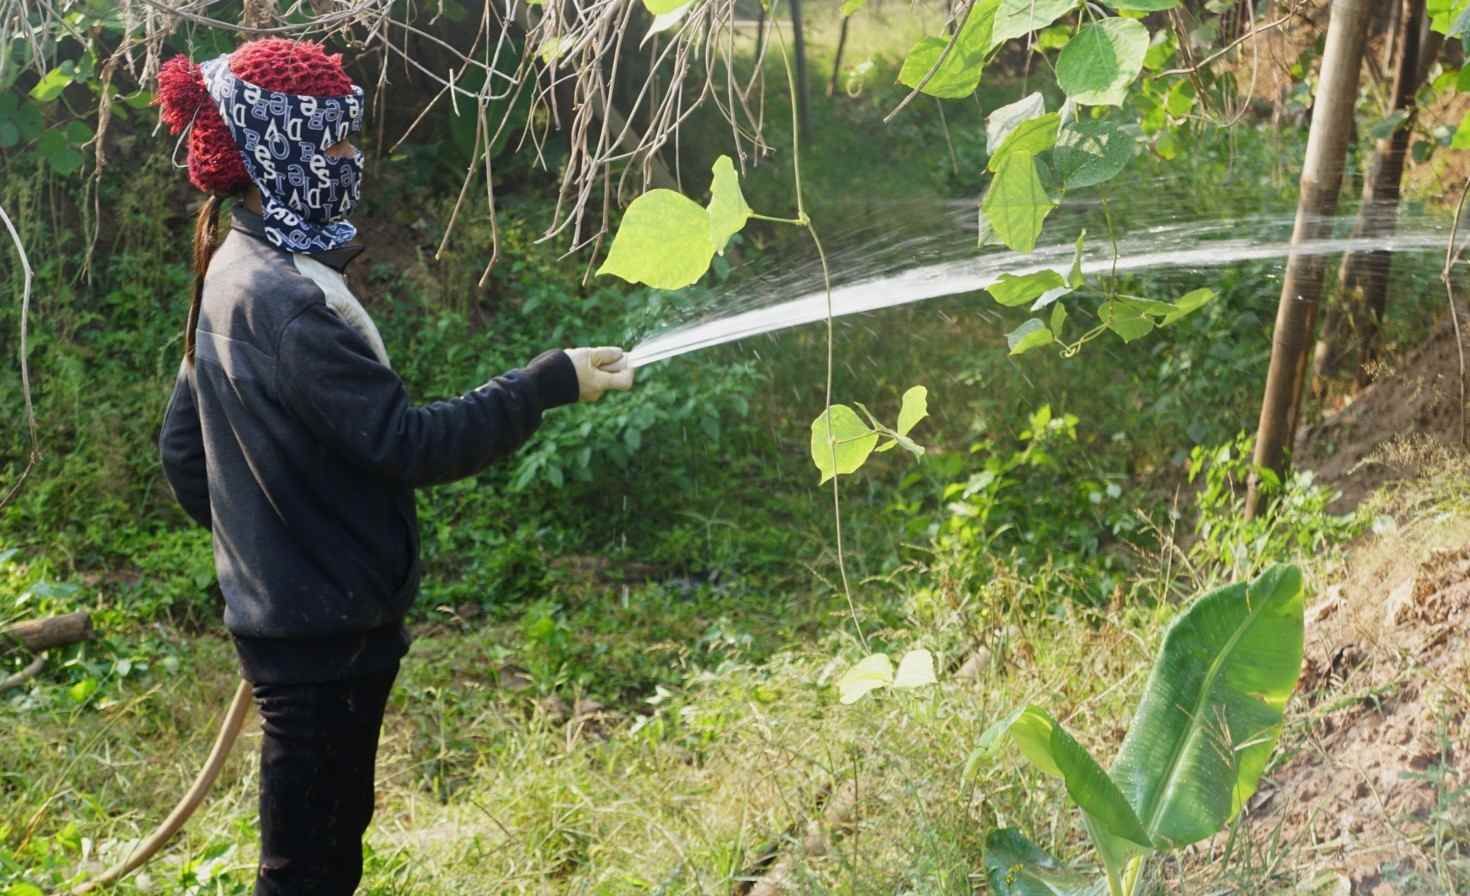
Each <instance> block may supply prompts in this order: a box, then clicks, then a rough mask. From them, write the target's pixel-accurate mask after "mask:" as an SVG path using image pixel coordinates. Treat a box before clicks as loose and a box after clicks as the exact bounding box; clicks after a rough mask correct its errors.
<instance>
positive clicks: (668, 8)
mask: <svg viewBox="0 0 1470 896" xmlns="http://www.w3.org/2000/svg"><path fill="white" fill-rule="evenodd" d="M693 2H694V0H643V8H644V9H646V10H648V11H649V12H651V13H653V14H654V15H656V16H661V15H663V14H664V13H666V12H673V11H674V10H676V9H678V8H679V7H681V6H687V5H689V4H690V3H693Z"/></svg>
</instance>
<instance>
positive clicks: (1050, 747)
mask: <svg viewBox="0 0 1470 896" xmlns="http://www.w3.org/2000/svg"><path fill="white" fill-rule="evenodd" d="M1002 740H1009V741H1010V742H1011V743H1014V744H1015V745H1016V746H1017V747H1018V748H1019V749H1020V750H1021V752H1022V753H1023V754H1025V756H1026V758H1027V759H1029V760H1030V761H1031V764H1032V765H1035V766H1036V767H1037V768H1038V769H1040V770H1041V771H1043V772H1045V773H1046V774H1048V775H1051V776H1052V777H1055V778H1061V779H1062V781H1063V783H1065V784H1066V786H1067V794H1068V795H1069V796H1071V797H1072V799H1073V800H1074V801H1075V802H1076V803H1077V805H1078V806H1080V807H1081V808H1082V811H1083V812H1085V813H1087V819H1088V823H1089V825H1091V826H1092V827H1093V828H1094V829H1095V830H1097V831H1100V832H1102V833H1105V834H1107V835H1109V836H1110V837H1111V838H1117V839H1118V840H1121V841H1126V843H1120V844H1118V849H1119V850H1121V851H1122V852H1124V853H1126V852H1128V851H1130V849H1143V850H1147V849H1149V848H1150V845H1151V844H1150V841H1149V838H1148V834H1147V832H1146V831H1145V830H1144V829H1143V825H1142V824H1141V823H1140V822H1139V819H1138V816H1137V815H1136V814H1134V811H1133V808H1132V807H1131V806H1130V805H1129V804H1128V801H1127V799H1126V798H1125V797H1124V795H1123V793H1122V791H1120V790H1119V789H1118V786H1117V785H1116V784H1114V783H1113V780H1112V778H1109V777H1108V773H1107V772H1105V771H1103V768H1102V766H1100V765H1098V764H1097V760H1095V759H1093V758H1092V754H1091V753H1089V752H1087V748H1086V747H1084V746H1082V745H1081V744H1079V743H1077V741H1076V740H1075V739H1073V737H1072V735H1070V734H1068V733H1067V731H1066V729H1064V728H1063V727H1062V726H1061V725H1060V724H1058V723H1057V721H1056V719H1053V718H1052V717H1051V714H1050V713H1048V712H1047V711H1046V710H1044V709H1042V708H1040V707H1037V706H1027V707H1025V708H1023V709H1020V710H1018V711H1016V712H1013V713H1011V715H1009V716H1008V717H1006V718H1004V719H1002V720H1001V721H999V722H997V723H996V724H995V725H992V726H991V727H990V729H989V730H988V731H986V732H985V734H983V735H981V738H980V747H981V749H984V750H988V751H993V750H995V749H996V748H997V746H998V745H999V744H1000V742H1001V741H1002ZM1099 845H1100V846H1102V845H1103V844H1101V843H1100V844H1099Z"/></svg>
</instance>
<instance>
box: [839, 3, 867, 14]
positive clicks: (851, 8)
mask: <svg viewBox="0 0 1470 896" xmlns="http://www.w3.org/2000/svg"><path fill="white" fill-rule="evenodd" d="M867 2H868V0H842V14H843V15H845V16H850V15H852V14H853V13H855V12H857V11H858V10H860V9H862V8H863V6H864V5H865V4H867Z"/></svg>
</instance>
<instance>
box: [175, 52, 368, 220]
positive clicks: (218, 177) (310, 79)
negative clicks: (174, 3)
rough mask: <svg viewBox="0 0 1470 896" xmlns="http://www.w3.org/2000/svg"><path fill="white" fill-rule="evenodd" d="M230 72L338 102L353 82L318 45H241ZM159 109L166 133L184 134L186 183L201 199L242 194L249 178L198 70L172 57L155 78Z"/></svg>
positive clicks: (334, 56) (232, 57) (339, 57)
mask: <svg viewBox="0 0 1470 896" xmlns="http://www.w3.org/2000/svg"><path fill="white" fill-rule="evenodd" d="M230 71H231V72H233V73H234V75H235V76H236V77H238V78H242V79H244V80H246V81H249V82H250V83H252V84H255V85H257V86H259V87H264V88H265V89H266V90H278V91H280V92H282V93H294V94H298V95H301V96H343V95H345V94H348V93H351V92H352V79H351V78H349V77H347V73H346V72H345V71H343V69H342V55H341V54H340V53H334V54H330V55H328V53H327V52H326V50H324V49H322V45H321V44H315V43H311V42H309V41H296V40H281V39H279V38H267V39H265V40H254V41H251V42H250V43H247V44H243V45H241V46H240V48H239V49H237V50H235V52H233V53H231V54H230ZM153 102H154V104H155V105H157V106H158V107H159V111H160V115H159V117H161V118H162V119H163V123H164V124H166V125H168V130H169V133H171V134H177V133H179V132H180V131H182V130H183V129H184V128H187V127H189V125H190V124H191V123H192V124H193V127H192V128H190V130H189V182H190V183H192V184H193V185H194V186H196V187H198V188H199V189H201V190H203V191H204V192H206V193H219V194H222V195H231V194H234V193H238V192H240V191H242V190H245V189H247V188H248V187H249V186H250V177H249V175H247V174H246V173H245V164H244V163H243V162H241V161H240V149H239V147H237V146H236V145H235V141H234V138H232V137H231V136H230V130H229V128H228V127H226V126H225V121H224V119H223V118H220V114H219V109H217V108H216V107H215V105H214V101H213V100H212V99H211V98H210V96H209V90H208V88H206V87H205V86H204V75H203V73H202V72H200V70H199V66H197V65H195V64H194V63H193V62H192V61H190V60H189V58H188V57H187V56H175V57H174V58H172V59H170V60H169V61H168V62H165V63H164V64H163V68H162V69H160V70H159V72H158V96H157V97H155V98H154V100H153Z"/></svg>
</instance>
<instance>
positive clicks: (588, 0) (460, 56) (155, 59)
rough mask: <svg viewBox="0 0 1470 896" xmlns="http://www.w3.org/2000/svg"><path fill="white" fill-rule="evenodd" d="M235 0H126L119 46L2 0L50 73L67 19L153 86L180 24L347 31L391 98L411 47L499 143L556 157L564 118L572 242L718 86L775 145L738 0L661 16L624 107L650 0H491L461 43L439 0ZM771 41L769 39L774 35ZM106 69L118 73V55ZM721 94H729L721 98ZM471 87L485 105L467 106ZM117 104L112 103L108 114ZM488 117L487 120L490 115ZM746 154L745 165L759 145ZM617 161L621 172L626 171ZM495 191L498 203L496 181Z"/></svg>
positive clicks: (324, 34)
mask: <svg viewBox="0 0 1470 896" xmlns="http://www.w3.org/2000/svg"><path fill="white" fill-rule="evenodd" d="M222 2H223V0H119V3H118V5H117V9H118V11H119V13H120V17H121V19H122V24H123V29H122V36H121V37H120V38H119V39H118V43H117V45H116V46H112V45H110V44H109V46H106V47H101V46H97V45H96V41H97V39H98V38H97V37H96V36H95V35H87V34H82V33H77V32H76V29H74V28H71V27H70V26H69V25H68V23H67V22H66V20H65V16H66V15H67V14H69V13H70V12H72V11H74V10H75V9H77V8H80V6H81V0H0V13H3V15H0V41H6V42H9V41H12V40H15V39H21V40H25V39H30V40H31V41H32V46H33V53H32V59H31V60H30V64H31V65H32V66H33V67H34V68H35V70H36V72H37V74H38V75H44V73H45V72H46V71H47V70H49V69H50V68H51V67H53V66H54V64H55V63H56V62H57V61H58V59H57V57H58V55H59V54H60V53H61V52H62V50H61V48H60V47H59V43H60V42H52V43H47V42H43V41H42V42H38V41H37V40H36V35H37V34H40V33H56V31H57V30H61V29H66V33H68V34H69V35H70V37H71V39H72V40H75V41H76V42H78V43H81V44H82V45H84V46H88V47H90V48H92V49H93V50H94V51H96V52H97V53H98V56H99V58H104V57H105V58H106V59H107V61H108V64H109V65H110V66H113V67H115V68H124V69H125V70H126V71H128V72H129V73H130V74H131V76H132V77H133V78H134V79H135V80H136V81H137V83H138V85H139V86H143V87H146V86H150V85H151V83H152V81H153V79H155V78H156V75H157V72H158V68H159V65H160V62H161V58H160V57H161V55H162V54H163V48H164V42H165V40H166V39H168V38H169V36H170V35H172V34H174V33H175V32H176V31H178V30H179V29H180V28H181V27H203V28H212V29H218V30H220V31H224V32H229V33H233V34H240V35H248V36H252V37H255V36H262V35H280V36H291V37H309V38H311V39H316V40H327V39H340V40H341V41H343V42H345V43H346V45H347V46H349V47H350V48H352V49H353V50H354V51H356V52H357V53H358V54H359V55H360V56H367V55H368V54H370V53H381V54H382V64H381V67H380V71H379V77H378V96H379V100H381V96H382V92H383V89H384V86H385V84H386V73H387V68H388V62H389V59H390V57H391V58H394V59H398V60H401V61H402V63H403V66H404V70H405V71H406V72H409V73H410V74H411V75H412V76H413V77H416V78H422V79H426V80H427V81H428V82H430V83H432V84H434V85H437V88H438V93H437V94H436V95H435V96H434V98H433V100H432V101H431V103H430V105H434V104H437V103H438V100H439V98H440V97H442V96H444V95H448V96H449V98H450V101H451V103H452V104H454V106H455V110H456V112H458V113H461V114H464V113H466V112H468V114H472V115H475V116H476V118H477V119H478V118H479V117H481V116H484V117H486V118H487V121H486V122H485V125H486V127H484V128H483V130H484V134H483V135H482V137H481V140H482V141H483V144H484V146H485V147H486V148H487V149H489V148H491V147H494V146H496V145H497V144H498V143H500V142H501V137H502V135H505V134H507V133H508V132H510V131H513V130H518V131H519V132H520V138H519V141H520V142H519V145H525V144H526V143H528V142H529V143H530V144H531V146H532V147H533V149H534V151H535V159H536V161H537V162H539V163H540V164H541V165H542V166H543V167H549V162H548V160H547V158H546V156H545V154H544V152H543V149H544V146H545V140H546V137H547V134H548V133H549V130H550V128H551V127H553V126H555V127H557V128H559V129H560V130H561V132H562V133H563V135H564V136H565V138H566V143H567V155H566V157H565V159H564V161H563V162H562V165H561V177H560V182H559V189H558V197H557V203H556V206H555V211H554V212H553V215H552V220H551V221H550V222H549V224H548V226H547V227H546V230H545V233H544V236H543V239H547V240H549V239H554V238H557V237H560V236H562V235H563V234H569V235H570V241H569V242H570V246H571V248H572V251H576V250H578V249H580V248H582V247H585V246H588V245H592V244H598V243H600V242H601V240H602V238H603V236H604V235H605V234H606V233H607V231H608V228H609V220H608V216H609V208H608V203H607V202H606V201H598V200H597V198H596V197H597V195H598V193H599V191H602V190H604V189H606V188H608V187H610V186H613V185H616V187H617V192H618V198H623V196H624V192H623V188H624V186H625V185H626V184H627V183H628V179H629V177H630V176H632V175H634V174H635V173H637V172H641V173H642V175H643V178H642V181H643V184H644V187H645V188H647V187H648V186H649V185H653V186H673V181H674V180H675V178H674V177H672V176H671V175H670V174H669V171H668V168H667V167H666V166H665V165H664V163H663V162H662V161H661V160H660V158H659V154H660V152H661V151H662V150H663V149H664V148H665V147H668V146H671V145H672V146H674V147H677V140H678V129H679V127H680V126H681V125H682V124H683V123H684V122H686V121H688V120H689V117H690V116H691V115H692V114H694V112H695V111H696V110H697V109H698V108H700V107H701V106H702V105H703V104H704V102H705V101H706V100H707V99H713V100H714V103H713V105H714V107H715V108H716V109H717V111H718V114H719V115H720V117H721V118H723V119H724V120H725V121H726V122H728V124H729V126H730V128H731V133H732V136H733V138H734V140H735V143H736V146H737V147H738V148H740V149H741V150H743V148H744V147H743V146H742V144H744V145H745V146H749V147H751V148H752V149H753V150H755V152H754V153H753V155H754V156H755V157H756V158H759V157H760V156H761V155H762V154H763V152H764V151H765V149H766V147H765V144H764V143H763V141H762V139H761V131H762V126H763V114H762V113H763V102H762V104H759V105H760V107H759V108H752V103H751V102H750V91H751V88H752V85H753V84H754V83H756V82H758V81H759V80H760V77H759V76H760V73H759V60H757V71H756V73H755V74H754V75H753V76H752V80H751V83H746V84H742V83H739V81H738V80H737V76H736V66H735V64H734V55H735V48H736V45H737V32H736V29H735V27H734V20H735V0H693V2H692V3H690V5H689V6H688V7H686V8H685V10H683V12H682V18H680V19H679V20H678V21H677V22H676V23H674V24H672V25H671V26H670V27H665V26H666V25H669V23H668V22H667V21H660V22H659V23H658V24H657V26H656V27H649V30H648V32H647V34H645V35H644V36H643V37H642V39H641V44H639V45H640V46H646V47H648V50H649V55H648V59H649V61H648V73H647V75H646V77H644V78H643V81H642V83H641V84H637V83H634V84H631V85H630V84H623V85H622V87H621V88H620V89H619V90H618V91H617V93H618V94H619V95H623V96H629V97H631V99H630V100H628V102H629V103H630V104H631V105H629V106H627V107H624V108H619V107H618V106H617V105H616V104H615V101H614V89H613V88H614V84H615V83H616V79H617V78H618V76H619V73H620V72H625V71H626V69H627V66H626V60H624V58H623V53H622V51H623V47H624V45H625V44H628V45H629V46H632V45H634V44H638V38H636V37H635V36H634V35H635V31H634V29H641V28H643V27H644V26H645V25H646V24H647V23H648V22H649V20H650V18H651V17H650V16H649V14H648V13H647V12H646V11H645V9H644V6H643V4H642V3H641V2H640V0H544V2H542V3H539V4H536V5H532V4H530V3H528V2H523V0H487V2H486V3H485V4H484V12H483V14H482V15H481V16H480V17H479V22H478V26H477V27H475V26H471V28H474V31H473V33H469V32H470V30H471V29H469V28H467V29H465V33H464V35H463V36H464V38H465V42H459V41H456V43H459V45H458V46H456V45H455V43H451V42H450V41H449V40H446V39H444V38H443V37H441V36H439V35H436V34H434V33H433V32H432V31H431V30H429V28H430V27H431V26H432V25H433V22H434V20H436V19H437V13H436V12H435V10H434V7H433V6H432V4H431V5H429V6H428V7H427V8H425V9H424V10H422V11H417V12H416V11H415V9H414V7H412V6H410V7H408V8H407V10H406V11H405V9H404V8H403V7H402V6H401V5H398V4H395V3H394V2H393V0H319V2H312V3H310V4H304V3H299V2H298V3H296V4H293V5H291V6H290V10H291V12H292V14H295V15H300V16H301V21H299V22H290V23H288V22H282V21H281V16H280V15H278V14H276V15H273V20H271V21H267V20H266V17H262V16H261V15H256V16H254V17H253V18H252V19H251V21H249V22H248V23H244V24H242V23H240V22H237V21H231V20H229V19H225V18H221V17H220V15H222V14H223V13H221V14H212V11H213V10H214V9H215V8H216V7H220V6H221V4H222ZM252 8H256V9H257V10H259V9H263V8H264V7H252ZM232 15H233V14H232ZM467 24H468V23H467ZM421 26H422V27H421ZM466 42H467V49H466V48H465V47H466ZM517 44H519V46H517ZM420 46H421V47H423V48H426V49H429V50H432V51H433V52H434V53H435V54H442V55H444V56H447V57H448V58H449V59H450V60H452V62H451V65H450V66H449V67H448V68H447V69H446V68H444V67H443V66H442V63H438V62H434V61H433V57H432V56H430V55H426V54H424V53H421V52H418V51H417V49H416V48H417V47H420ZM760 50H761V53H763V51H764V48H760ZM140 51H141V53H140ZM758 55H759V54H758ZM119 61H122V62H125V63H126V64H125V65H121V64H119ZM472 71H478V72H479V73H480V75H482V76H483V80H482V81H481V82H480V84H479V85H478V86H477V85H475V84H474V83H473V82H471V83H468V84H467V83H465V76H466V75H467V74H468V73H470V72H472ZM107 74H108V77H109V78H112V77H113V76H114V70H113V68H109V69H108V70H107ZM722 94H723V96H724V98H725V99H726V100H727V101H726V102H720V99H721V96H722ZM464 100H469V101H470V102H472V103H474V105H475V106H476V107H479V109H480V110H481V111H475V110H474V109H473V108H471V109H469V110H466V109H462V108H461V106H462V101H464ZM528 103H529V106H530V109H529V110H527V109H526V105H527V104H528ZM378 107H381V102H379V103H378ZM425 112H427V110H425ZM105 114H106V111H105V110H102V109H99V117H103V116H105ZM522 115H524V119H522V118H521V116H522ZM422 118H423V113H421V114H420V115H419V116H417V117H416V118H415V120H414V121H413V123H411V124H410V125H409V126H408V128H407V129H406V130H405V131H404V133H403V135H402V137H400V138H399V139H398V140H397V141H386V142H387V143H389V144H390V145H394V146H396V145H397V144H398V143H401V142H402V141H403V140H404V139H406V138H407V137H408V135H409V134H411V133H412V132H413V131H414V130H415V128H416V127H417V125H418V124H419V122H420V121H421V120H422ZM635 122H638V125H636V126H635ZM478 125H479V122H478V121H477V129H479V128H478ZM101 133H102V131H99V134H101ZM97 149H98V156H97V157H98V160H99V162H100V161H101V160H102V159H103V158H104V156H103V155H102V153H103V151H104V148H103V145H102V141H101V139H100V137H99V140H98V147H97ZM738 154H739V156H740V159H741V163H742V167H743V165H744V163H745V162H746V161H747V160H748V159H749V158H750V155H748V154H747V152H745V151H739V152H738ZM676 164H677V160H676ZM99 167H100V166H99ZM471 167H472V168H473V169H474V170H473V171H471V172H467V177H468V178H469V179H473V178H477V177H478V176H479V170H478V169H479V167H480V166H479V165H474V166H471ZM614 168H619V169H621V172H620V173H618V174H616V175H614V172H613V171H612V169H614ZM466 186H467V185H466ZM485 201H486V204H487V205H488V206H492V207H493V205H494V201H493V193H491V192H490V191H489V190H487V193H486V198H485ZM492 214H493V210H492ZM449 230H450V228H446V231H445V234H444V236H445V237H446V238H447V237H448V235H449Z"/></svg>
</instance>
